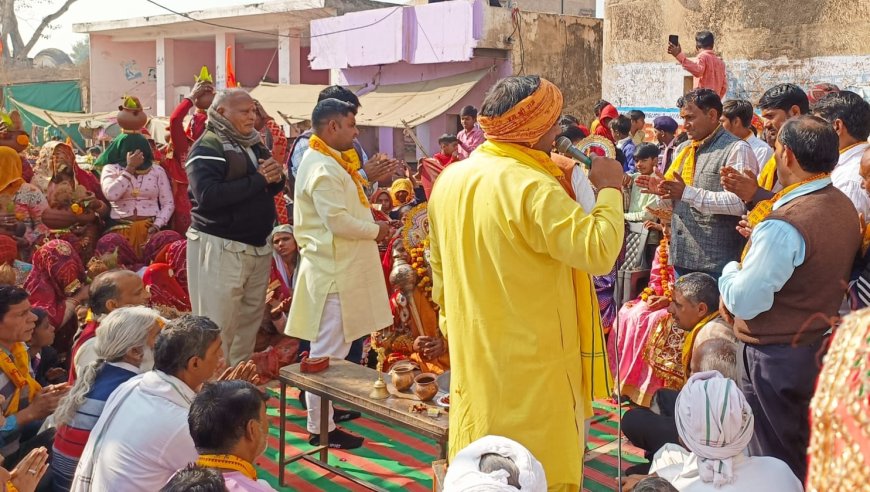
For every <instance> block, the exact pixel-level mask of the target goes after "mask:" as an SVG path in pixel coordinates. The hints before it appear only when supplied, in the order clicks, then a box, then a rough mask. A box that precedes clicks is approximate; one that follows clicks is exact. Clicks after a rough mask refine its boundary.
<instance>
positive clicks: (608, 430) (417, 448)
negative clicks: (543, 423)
mask: <svg viewBox="0 0 870 492" xmlns="http://www.w3.org/2000/svg"><path fill="white" fill-rule="evenodd" d="M268 391H269V394H270V396H271V398H270V400H269V402H268V407H269V408H268V414H269V418H270V420H271V424H272V426H271V429H270V434H271V436H270V439H269V447H268V449H267V450H266V453H265V454H264V455H263V456H262V457H260V459H259V460H257V463H256V465H257V468H258V469H259V474H260V478H262V479H264V480H266V481H268V482H269V483H270V484H272V486H273V487H275V489H277V490H295V491H301V492H308V491H312V492H313V491H321V490H323V491H328V492H344V491H354V492H355V491H359V490H362V488H361V487H360V486H358V485H356V484H354V483H352V482H350V481H349V480H346V479H344V478H341V477H338V476H336V475H334V474H333V473H331V472H328V471H326V470H323V469H320V468H318V467H317V466H315V465H313V464H311V463H308V462H304V461H299V462H296V463H293V464H290V465H288V466H287V473H286V474H285V483H286V485H285V487H284V488H283V489H282V488H280V487H278V464H277V462H278V445H279V442H278V440H279V439H278V435H279V430H278V423H279V422H278V414H279V411H278V408H279V406H278V405H279V400H278V399H279V393H278V389H277V388H275V387H270V388H268ZM297 395H298V391H297V390H296V389H294V388H288V391H287V413H288V415H287V427H286V429H287V436H286V438H287V439H286V453H287V455H288V456H290V455H293V454H296V453H298V452H300V451H305V450H309V449H311V446H310V445H309V444H308V432H307V431H306V430H305V418H306V413H305V411H304V410H303V409H302V407H301V405H300V404H299V401H298V400H297ZM594 407H595V418H594V419H593V421H592V423H591V426H590V435H589V442H588V443H587V446H588V447H589V449H590V452H589V453H588V454H587V458H586V466H585V468H584V473H585V476H584V484H583V488H584V490H586V491H590V492H604V491H612V490H616V487H615V486H614V485H615V482H614V478H613V477H615V476H616V466H617V457H616V455H617V450H616V442H615V439H616V435H617V427H616V414H615V411H616V407H615V406H614V405H612V404H610V403H607V402H595V403H594ZM342 427H344V428H345V429H347V430H348V431H350V432H353V433H354V434H357V435H360V436H362V437H365V438H366V442H365V445H364V446H363V447H362V448H360V449H355V450H353V451H340V450H338V451H336V450H331V451H330V453H329V456H330V458H329V459H330V464H331V465H333V466H336V467H339V468H341V469H343V470H346V471H348V472H349V473H350V474H352V475H354V476H356V477H359V478H362V479H363V480H366V481H368V482H371V483H373V484H375V485H377V486H379V487H382V488H384V489H387V490H395V491H400V490H401V491H410V492H427V491H431V490H432V461H433V460H435V457H436V456H437V455H438V447H437V445H436V444H435V442H434V441H433V440H431V439H428V438H426V437H423V436H420V435H418V434H415V433H413V432H411V431H408V430H405V429H402V428H399V427H395V426H393V425H391V424H388V423H385V422H382V421H380V420H375V419H372V418H368V417H366V416H363V418H361V419H358V420H355V421H353V422H348V423H345V424H342ZM642 456H643V453H642V452H641V451H640V450H638V449H637V448H634V447H633V446H631V445H629V444H624V445H623V464H622V467H623V469H624V468H626V467H627V466H630V465H631V464H634V463H639V462H642V461H643V458H642Z"/></svg>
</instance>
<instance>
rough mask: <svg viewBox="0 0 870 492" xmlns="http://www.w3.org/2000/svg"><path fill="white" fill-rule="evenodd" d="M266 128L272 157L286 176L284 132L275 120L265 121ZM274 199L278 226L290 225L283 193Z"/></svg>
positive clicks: (285, 138)
mask: <svg viewBox="0 0 870 492" xmlns="http://www.w3.org/2000/svg"><path fill="white" fill-rule="evenodd" d="M266 128H267V129H268V130H269V133H271V134H272V148H271V149H270V150H271V151H272V157H273V158H274V159H275V160H276V161H278V162H279V163H281V165H282V167H285V169H284V173H285V174H286V172H287V169H286V163H287V144H288V142H287V137H286V136H284V130H282V129H281V126H280V125H278V123H275V120H273V119H269V120H266ZM274 199H275V212H276V213H277V214H278V215H277V220H278V224H281V225H286V224H289V223H290V216H289V214H288V213H287V204H286V203H285V202H284V193H278V194H277V195H275V197H274Z"/></svg>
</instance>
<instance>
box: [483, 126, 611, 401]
mask: <svg viewBox="0 0 870 492" xmlns="http://www.w3.org/2000/svg"><path fill="white" fill-rule="evenodd" d="M478 150H479V151H481V152H484V153H488V154H492V155H496V156H501V157H507V158H511V159H515V160H517V161H520V162H522V163H523V164H526V165H528V166H530V167H533V168H536V169H538V170H540V171H542V172H544V173H545V174H549V175H550V176H553V177H554V178H556V180H557V181H560V178H561V177H562V176H564V174H563V173H562V170H561V169H560V168H559V166H557V165H556V164H555V163H554V162H553V161H552V160H551V159H550V156H549V154H547V153H546V152H541V151H539V150H534V149H531V148H529V147H525V146H523V145H517V144H512V143H505V142H493V141H492V140H487V141H486V142H484V143H483V144H481V145H480V147H478ZM572 273H573V277H574V295H575V297H576V299H577V320H578V325H579V326H578V328H581V329H580V354H581V364H582V371H583V373H582V374H581V382H582V384H583V388H582V391H583V393H582V394H583V395H584V396H588V398H584V401H583V405H584V408H583V410H584V413H585V417H586V418H590V417H592V400H594V399H599V398H608V397H610V396H611V394H612V388H613V376H612V374H611V373H610V364H608V363H607V350H606V348H605V341H604V329H603V328H602V326H601V312H600V311H599V308H598V298H597V297H596V296H595V285H594V284H593V283H592V277H591V276H589V274H588V273H586V272H583V271H580V270H572ZM590 299H591V303H590ZM587 317H590V318H591V329H582V328H583V321H582V320H583V319H584V318H587Z"/></svg>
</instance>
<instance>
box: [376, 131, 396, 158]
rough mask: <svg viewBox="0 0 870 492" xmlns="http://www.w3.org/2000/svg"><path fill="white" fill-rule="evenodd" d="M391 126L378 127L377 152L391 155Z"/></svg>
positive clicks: (392, 133) (392, 152)
mask: <svg viewBox="0 0 870 492" xmlns="http://www.w3.org/2000/svg"><path fill="white" fill-rule="evenodd" d="M393 135H394V132H393V128H392V127H387V126H380V127H378V152H383V153H385V154H387V155H393V154H394V151H393Z"/></svg>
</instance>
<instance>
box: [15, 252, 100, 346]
mask: <svg viewBox="0 0 870 492" xmlns="http://www.w3.org/2000/svg"><path fill="white" fill-rule="evenodd" d="M84 281H85V266H84V264H83V263H82V260H81V258H79V255H78V253H76V251H75V249H73V247H72V246H71V245H70V244H69V243H68V242H66V241H63V240H60V239H52V240H51V241H48V242H47V243H45V244H44V245H42V246H41V247H39V248H38V249H37V250H36V252H35V253H33V270H31V271H30V274H29V275H28V276H27V280H26V281H25V282H24V290H26V291H27V292H28V293H29V294H30V304H31V305H32V306H33V307H38V308H42V309H45V310H46V312H48V320H49V322H51V324H52V325H54V326H56V327H57V331H56V334H55V340H54V347H55V348H57V349H58V351H59V352H61V353H65V352H66V351H67V350H68V349H69V347H70V346H71V345H72V337H73V335H75V331H76V330H75V327H76V325H77V324H78V322H77V320H76V317H75V316H72V317H71V318H70V319H69V320H68V321H67V323H66V324H64V323H63V318H64V314H65V313H66V299H67V297H68V296H69V295H71V294H72V291H74V290H78V286H81V285H84Z"/></svg>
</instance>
